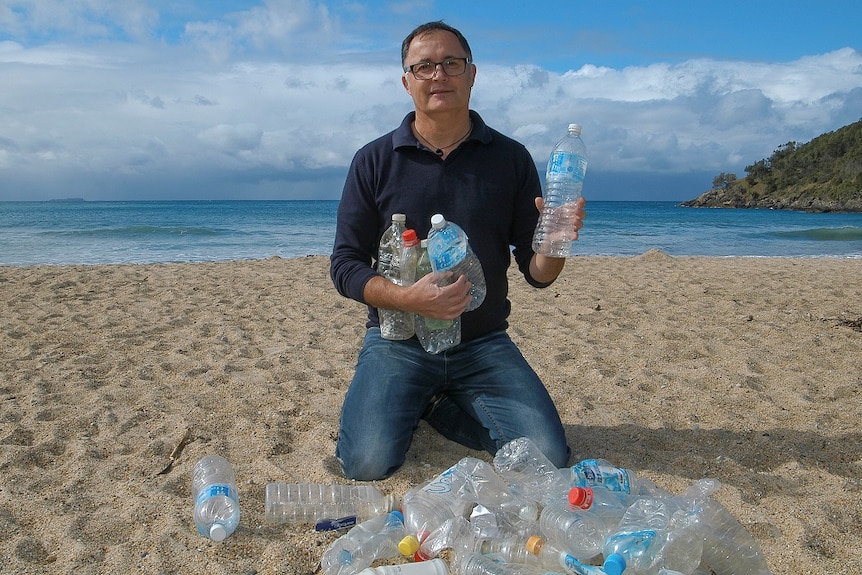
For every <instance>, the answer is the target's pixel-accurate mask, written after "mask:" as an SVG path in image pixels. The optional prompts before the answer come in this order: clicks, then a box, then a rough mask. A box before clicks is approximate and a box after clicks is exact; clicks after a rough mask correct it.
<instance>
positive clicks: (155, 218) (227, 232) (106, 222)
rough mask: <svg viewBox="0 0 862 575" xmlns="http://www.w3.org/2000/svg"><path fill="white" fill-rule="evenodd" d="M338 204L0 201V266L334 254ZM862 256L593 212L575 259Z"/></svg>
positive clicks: (621, 207) (789, 235) (719, 228)
mask: <svg viewBox="0 0 862 575" xmlns="http://www.w3.org/2000/svg"><path fill="white" fill-rule="evenodd" d="M337 208H338V202H337V201H174V202H159V201H152V202H0V265H6V266H25V265H61V264H117V263H160V262H201V261H224V260H243V259H264V258H268V257H271V256H279V257H282V258H294V257H304V256H306V255H328V254H329V253H330V251H331V249H332V242H333V238H334V234H335V214H336V210H337ZM651 249H659V250H662V251H664V252H666V253H668V254H670V255H678V256H682V255H696V256H719V257H721V256H750V257H758V256H779V257H792V258H803V257H836V258H860V257H862V214H834V213H831V214H808V213H803V212H791V211H778V210H746V209H707V208H685V207H681V206H678V205H677V204H676V203H674V202H601V201H594V202H590V203H589V204H588V205H587V219H586V221H585V226H584V229H583V230H582V232H581V239H580V240H579V241H578V242H577V243H576V244H575V248H574V250H573V253H574V254H576V255H622V256H632V255H639V254H642V253H644V252H646V251H649V250H651Z"/></svg>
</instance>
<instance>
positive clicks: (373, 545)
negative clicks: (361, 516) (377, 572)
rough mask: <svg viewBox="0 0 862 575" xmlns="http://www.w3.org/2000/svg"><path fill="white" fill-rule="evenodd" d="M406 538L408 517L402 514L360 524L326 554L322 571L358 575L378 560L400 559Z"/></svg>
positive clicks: (383, 516)
mask: <svg viewBox="0 0 862 575" xmlns="http://www.w3.org/2000/svg"><path fill="white" fill-rule="evenodd" d="M403 536H404V517H403V516H402V515H401V512H399V511H392V512H390V513H387V514H386V515H378V516H377V517H372V518H371V519H368V520H367V521H363V522H362V523H358V524H357V525H355V526H354V527H352V528H351V529H350V531H348V532H347V533H345V534H344V535H342V536H341V537H339V538H338V539H336V540H335V541H333V542H332V544H331V545H330V546H329V547H328V548H327V549H326V551H324V553H323V558H322V559H321V560H320V567H321V569H323V571H324V573H326V575H354V574H356V573H358V572H360V571H362V570H363V569H365V568H366V567H369V566H370V565H371V564H372V563H373V562H374V561H376V560H378V559H389V558H392V557H397V556H398V555H399V553H398V541H400V540H401V538H402V537H403Z"/></svg>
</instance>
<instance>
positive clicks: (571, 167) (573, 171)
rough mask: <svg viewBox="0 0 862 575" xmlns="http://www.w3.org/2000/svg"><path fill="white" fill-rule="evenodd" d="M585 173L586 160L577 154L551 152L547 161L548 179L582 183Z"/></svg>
mask: <svg viewBox="0 0 862 575" xmlns="http://www.w3.org/2000/svg"><path fill="white" fill-rule="evenodd" d="M586 171H587V160H586V158H584V157H582V156H580V155H578V154H570V153H568V152H559V151H558V152H553V153H552V154H551V157H550V159H549V160H548V173H547V176H548V177H549V178H566V179H569V178H571V179H573V180H575V181H578V182H580V181H583V179H584V173H586Z"/></svg>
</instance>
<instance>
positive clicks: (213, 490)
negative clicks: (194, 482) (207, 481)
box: [197, 483, 239, 503]
mask: <svg viewBox="0 0 862 575" xmlns="http://www.w3.org/2000/svg"><path fill="white" fill-rule="evenodd" d="M219 495H224V496H225V497H229V498H231V499H233V500H234V501H239V494H238V493H237V491H236V489H233V488H232V487H231V486H230V485H222V484H219V483H215V484H213V485H207V486H206V487H205V488H204V489H201V492H200V493H198V498H197V502H198V503H201V502H203V501H206V500H207V499H209V498H210V497H216V496H219Z"/></svg>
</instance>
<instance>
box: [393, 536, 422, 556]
mask: <svg viewBox="0 0 862 575" xmlns="http://www.w3.org/2000/svg"><path fill="white" fill-rule="evenodd" d="M398 551H399V552H400V553H401V554H402V555H404V556H405V557H413V556H414V555H416V552H417V551H419V540H418V539H417V538H416V536H415V535H407V536H406V537H404V539H402V540H401V541H399V542H398Z"/></svg>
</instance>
